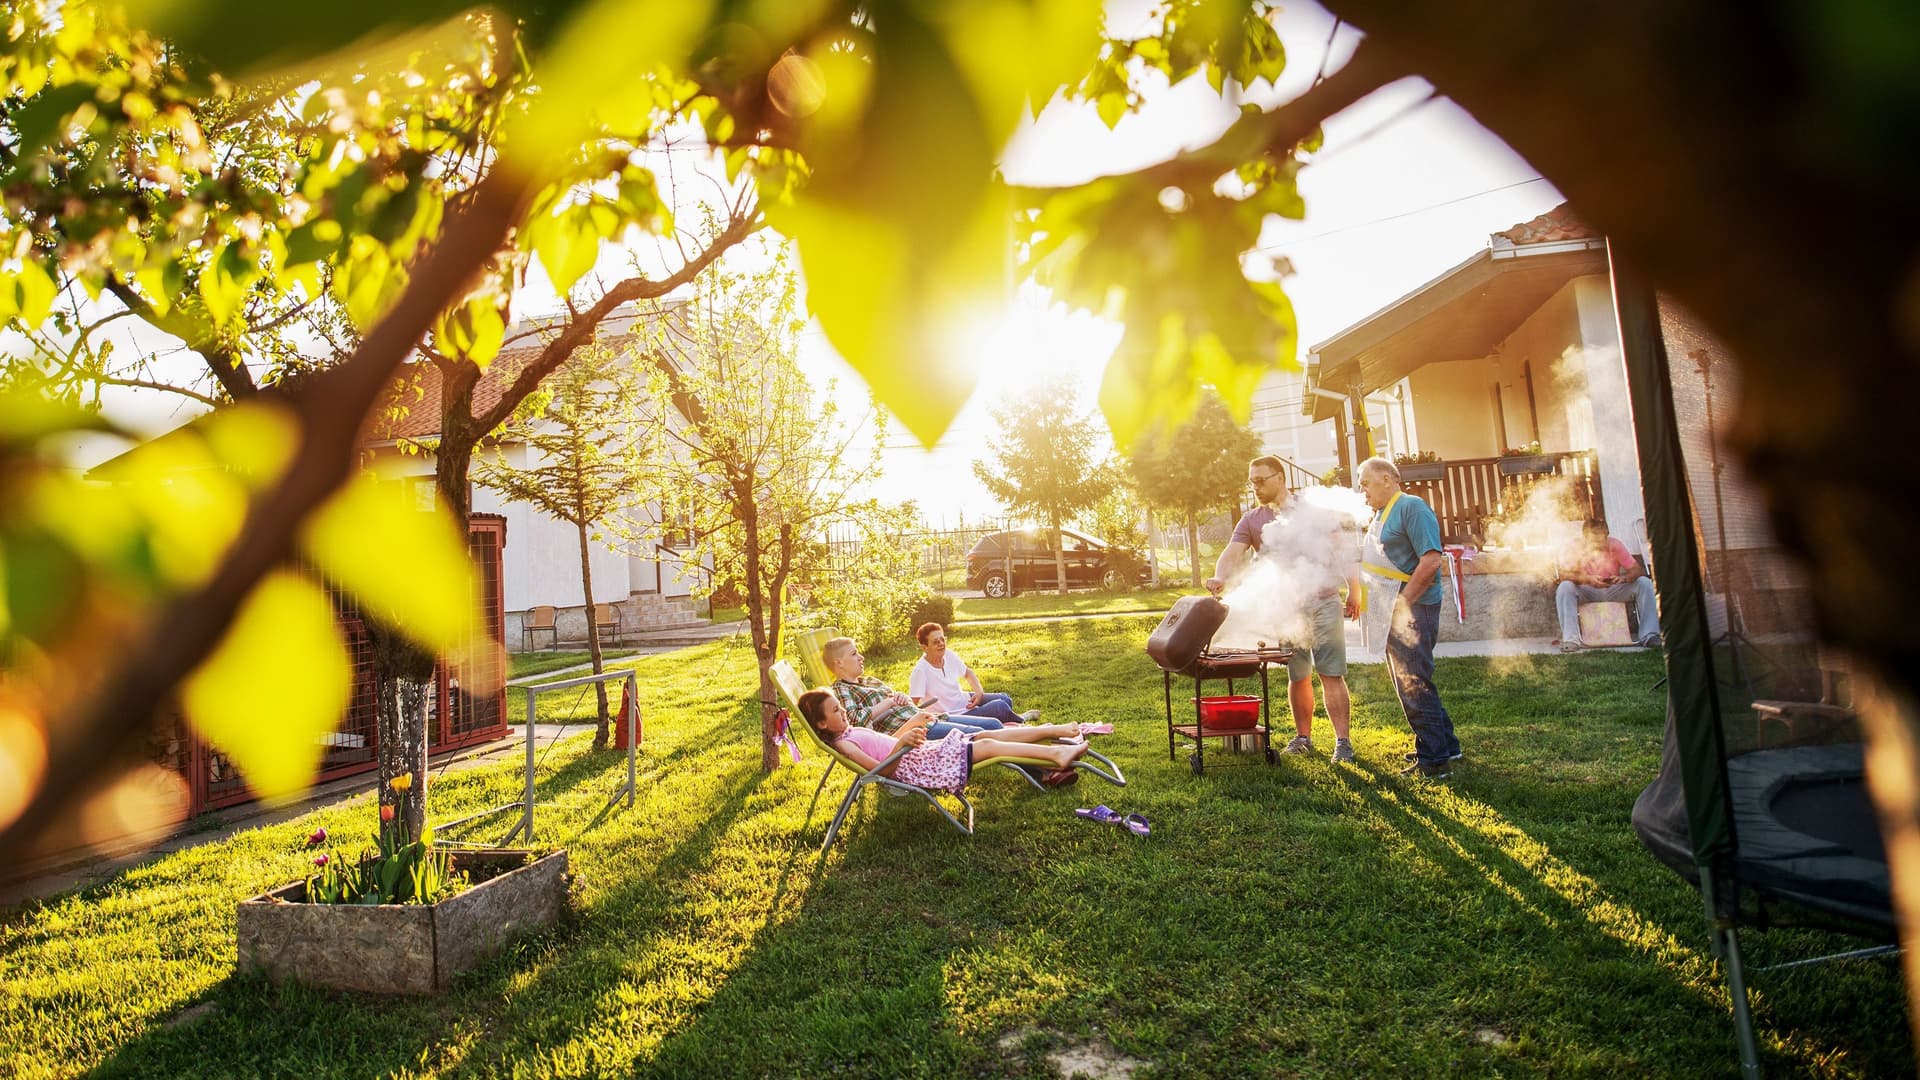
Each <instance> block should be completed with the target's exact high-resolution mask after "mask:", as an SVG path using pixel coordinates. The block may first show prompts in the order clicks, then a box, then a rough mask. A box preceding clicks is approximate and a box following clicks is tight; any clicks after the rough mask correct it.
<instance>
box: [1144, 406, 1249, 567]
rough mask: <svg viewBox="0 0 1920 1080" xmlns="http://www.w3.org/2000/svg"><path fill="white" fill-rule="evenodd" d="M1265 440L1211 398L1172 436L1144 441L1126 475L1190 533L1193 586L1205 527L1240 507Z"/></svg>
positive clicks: (1165, 434) (1152, 436)
mask: <svg viewBox="0 0 1920 1080" xmlns="http://www.w3.org/2000/svg"><path fill="white" fill-rule="evenodd" d="M1259 453H1260V437H1259V436H1258V435H1255V434H1254V433H1253V432H1251V431H1249V430H1248V429H1247V428H1246V427H1245V426H1243V425H1241V424H1239V423H1236V422H1235V421H1234V419H1233V414H1232V413H1231V412H1229V411H1228V410H1227V405H1226V403H1225V402H1223V401H1221V400H1220V399H1219V398H1218V397H1217V396H1209V397H1207V398H1206V399H1205V400H1204V401H1202V402H1201V404H1200V408H1199V410H1198V411H1196V412H1195V413H1194V414H1193V418H1192V419H1190V420H1188V421H1187V422H1186V423H1184V424H1181V425H1180V426H1179V427H1178V428H1175V429H1174V430H1173V431H1172V432H1171V433H1168V432H1167V431H1166V430H1165V429H1164V428H1162V429H1159V430H1156V431H1154V432H1152V433H1150V434H1147V435H1143V436H1141V437H1140V441H1139V442H1137V443H1135V444H1134V448H1133V453H1131V454H1129V455H1128V456H1127V472H1128V473H1129V475H1131V476H1132V478H1133V482H1134V484H1135V485H1136V486H1137V487H1138V488H1139V490H1140V496H1141V498H1143V499H1145V500H1146V501H1147V504H1148V505H1149V506H1152V507H1155V508H1157V509H1161V510H1166V511H1170V512H1172V513H1173V515H1174V516H1175V518H1176V519H1177V520H1179V522H1180V524H1181V525H1182V526H1183V527H1184V528H1185V529H1186V532H1187V560H1188V562H1190V563H1191V564H1192V567H1193V581H1192V585H1193V587H1194V588H1196V589H1198V588H1199V587H1200V522H1201V521H1202V520H1204V519H1206V518H1208V517H1210V516H1212V515H1213V514H1214V513H1215V512H1216V511H1218V510H1220V509H1221V508H1222V507H1228V506H1233V505H1235V504H1236V502H1237V499H1238V496H1239V495H1240V492H1241V491H1242V490H1243V489H1244V488H1245V486H1246V483H1247V462H1248V461H1250V460H1252V459H1253V458H1254V457H1256V456H1258V455H1259Z"/></svg>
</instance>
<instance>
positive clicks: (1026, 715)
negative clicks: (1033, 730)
mask: <svg viewBox="0 0 1920 1080" xmlns="http://www.w3.org/2000/svg"><path fill="white" fill-rule="evenodd" d="M1020 720H1021V722H1022V723H1027V724H1037V723H1039V722H1040V710H1039V709H1028V710H1027V711H1026V712H1023V713H1021V714H1020Z"/></svg>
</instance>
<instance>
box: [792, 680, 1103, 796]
mask: <svg viewBox="0 0 1920 1080" xmlns="http://www.w3.org/2000/svg"><path fill="white" fill-rule="evenodd" d="M799 704H800V715H801V717H802V718H803V719H805V720H806V722H807V724H808V725H809V726H811V727H812V728H813V730H814V731H816V732H818V733H819V734H820V737H821V738H822V739H824V740H826V741H827V742H829V743H831V744H833V748H834V749H835V750H838V751H839V752H840V753H843V754H845V755H847V756H848V757H849V758H852V759H853V760H854V762H855V763H856V764H858V765H859V766H860V767H861V768H863V769H871V768H873V767H874V766H876V765H878V764H880V763H881V762H882V761H885V760H886V759H887V757H888V755H890V754H892V753H893V752H894V750H895V749H896V748H897V747H898V746H899V745H900V744H901V743H905V744H907V745H908V746H911V747H913V748H914V749H912V750H909V751H908V752H907V753H906V754H904V755H902V756H901V758H900V760H898V761H896V762H894V763H893V764H892V765H890V766H888V767H887V768H886V770H885V771H884V772H883V773H882V775H884V776H891V777H893V778H894V779H895V780H901V781H905V782H906V783H909V784H915V785H918V786H920V787H924V788H934V789H937V790H941V791H953V792H957V791H959V790H960V789H962V788H964V787H966V786H967V777H968V776H969V775H970V774H971V773H972V771H973V766H974V765H976V764H982V763H985V762H989V761H996V760H998V759H1000V758H1022V759H1026V760H1039V761H1045V762H1048V763H1049V764H1051V765H1053V767H1054V768H1056V769H1065V768H1069V767H1071V766H1072V765H1073V763H1074V762H1076V761H1078V760H1080V758H1081V757H1082V756H1083V755H1085V754H1086V752H1087V744H1086V743H1084V742H1079V743H1051V742H1050V740H1053V739H1058V738H1065V737H1068V736H1077V735H1079V734H1080V729H1079V728H1078V727H1075V726H1073V725H1071V724H1034V725H1030V726H1027V727H1020V728H1008V729H1006V730H1004V731H995V732H990V733H982V734H977V735H976V734H971V733H968V732H961V731H956V732H953V733H951V734H949V735H948V736H947V737H946V738H944V739H941V740H939V741H938V742H932V743H929V742H927V725H928V724H930V723H932V722H933V720H934V715H933V714H932V713H926V712H923V713H921V714H919V715H918V716H915V717H914V718H913V719H911V720H908V721H907V722H906V723H905V724H902V725H901V726H900V728H899V730H898V731H896V732H895V733H894V734H892V735H882V734H880V733H879V732H877V731H875V730H873V729H872V728H861V727H853V726H851V725H849V724H848V723H847V709H846V706H844V705H842V704H840V699H839V698H838V697H837V696H835V695H834V693H833V691H831V690H809V691H807V692H806V693H804V694H801V695H800V702H799ZM989 735H991V738H989V737H988V736H989ZM1036 744H1047V745H1036Z"/></svg>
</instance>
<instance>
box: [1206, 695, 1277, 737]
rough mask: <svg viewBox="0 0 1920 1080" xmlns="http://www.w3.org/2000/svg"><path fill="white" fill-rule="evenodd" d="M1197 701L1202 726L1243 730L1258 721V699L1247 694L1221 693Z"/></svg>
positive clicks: (1221, 729) (1226, 729)
mask: <svg viewBox="0 0 1920 1080" xmlns="http://www.w3.org/2000/svg"><path fill="white" fill-rule="evenodd" d="M1188 700H1189V701H1191V700H1194V699H1192V698H1189V699H1188ZM1199 702H1200V726H1201V727H1203V728H1209V729H1214V730H1219V731H1243V730H1245V729H1247V728H1250V727H1253V726H1254V725H1255V724H1258V723H1259V722H1260V699H1259V698H1257V697H1253V696H1252V695H1249V694H1232V695H1227V694H1221V695H1217V696H1213V697H1203V698H1200V699H1199Z"/></svg>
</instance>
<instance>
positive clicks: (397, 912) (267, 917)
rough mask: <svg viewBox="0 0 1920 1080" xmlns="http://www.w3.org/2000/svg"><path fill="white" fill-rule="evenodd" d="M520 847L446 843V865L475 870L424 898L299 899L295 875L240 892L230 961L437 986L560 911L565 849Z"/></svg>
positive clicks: (421, 989) (377, 989)
mask: <svg viewBox="0 0 1920 1080" xmlns="http://www.w3.org/2000/svg"><path fill="white" fill-rule="evenodd" d="M530 854H531V853H530V852H526V851H456V852H453V853H452V854H451V855H450V856H449V858H448V864H449V869H450V870H452V871H464V872H466V873H467V874H468V875H469V876H470V877H472V878H474V879H476V880H478V879H484V880H479V884H477V885H473V886H470V887H468V888H467V889H465V890H463V891H461V892H460V893H458V894H457V895H455V896H453V897H451V898H449V899H446V900H443V901H441V902H440V903H438V904H432V905H426V904H368V905H359V904H309V903H305V902H304V901H305V898H306V888H307V886H306V883H305V882H302V881H296V882H294V883H293V884H291V885H285V886H282V887H280V888H278V889H275V890H273V891H272V892H269V893H263V894H262V895H260V896H256V897H253V898H252V899H250V900H243V901H241V902H240V910H239V913H238V919H237V923H236V931H237V934H238V938H239V946H240V964H239V966H240V969H241V970H242V971H246V970H258V971H262V972H265V973H266V975H267V977H268V978H269V979H272V980H273V981H274V982H286V981H289V980H292V981H296V982H301V983H305V984H306V985H308V986H314V987H319V988H322V989H327V990H361V991H366V992H369V993H376V994H432V993H437V992H439V991H441V990H444V989H446V988H447V986H448V985H449V984H451V983H452V982H453V980H454V978H455V977H456V976H458V975H459V974H461V973H462V972H465V971H470V970H472V969H473V968H475V967H478V966H479V965H480V964H481V963H482V962H483V961H485V960H487V959H488V958H490V957H492V956H493V955H495V954H496V953H498V952H500V950H502V949H504V948H506V946H507V945H508V944H509V943H510V942H511V941H512V940H513V939H514V938H516V937H518V936H520V935H521V934H524V933H526V932H528V931H530V930H537V929H540V928H542V927H545V926H550V925H552V924H553V923H555V922H557V921H559V919H560V917H561V915H562V914H564V913H565V911H566V907H567V853H566V851H564V850H561V851H556V852H553V853H552V854H550V855H546V856H543V857H540V858H537V859H534V860H533V861H532V862H528V861H527V858H528V856H529V855H530ZM489 875H491V876H489Z"/></svg>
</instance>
